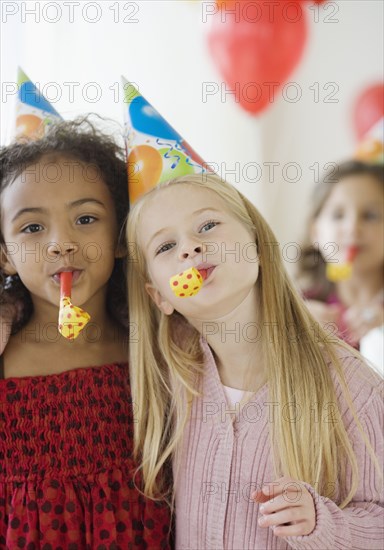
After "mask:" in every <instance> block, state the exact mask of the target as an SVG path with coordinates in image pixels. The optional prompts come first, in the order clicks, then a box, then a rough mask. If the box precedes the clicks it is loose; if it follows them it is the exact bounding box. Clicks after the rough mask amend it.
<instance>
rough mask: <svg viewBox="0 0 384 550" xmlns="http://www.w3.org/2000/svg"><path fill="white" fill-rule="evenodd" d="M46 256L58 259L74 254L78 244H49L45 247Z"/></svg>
mask: <svg viewBox="0 0 384 550" xmlns="http://www.w3.org/2000/svg"><path fill="white" fill-rule="evenodd" d="M46 250H47V254H48V256H50V257H51V258H58V257H59V256H65V255H66V254H75V252H78V250H79V243H76V242H69V241H68V242H63V243H61V244H60V243H56V242H50V243H48V245H47V249H46Z"/></svg>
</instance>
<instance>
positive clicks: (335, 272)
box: [325, 246, 359, 283]
mask: <svg viewBox="0 0 384 550" xmlns="http://www.w3.org/2000/svg"><path fill="white" fill-rule="evenodd" d="M358 251H359V249H358V247H357V246H350V247H349V248H348V250H347V256H346V259H345V262H343V263H341V264H331V263H327V265H326V271H325V273H326V277H327V279H328V280H329V281H332V282H333V283H337V282H338V281H346V280H347V279H349V278H350V276H351V275H352V262H353V260H354V259H355V258H356V255H357V253H358Z"/></svg>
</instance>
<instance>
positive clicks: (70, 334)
mask: <svg viewBox="0 0 384 550" xmlns="http://www.w3.org/2000/svg"><path fill="white" fill-rule="evenodd" d="M71 291H72V272H71V271H63V272H62V273H60V309H59V332H60V334H61V335H62V336H64V338H67V339H68V340H74V339H75V338H77V337H78V336H79V334H80V332H81V331H82V330H83V328H84V327H85V325H86V324H87V323H88V321H89V320H90V318H91V316H90V315H89V313H87V312H86V311H84V310H83V309H81V307H77V306H74V305H73V304H72V302H71Z"/></svg>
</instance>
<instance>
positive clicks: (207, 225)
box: [200, 221, 219, 233]
mask: <svg viewBox="0 0 384 550" xmlns="http://www.w3.org/2000/svg"><path fill="white" fill-rule="evenodd" d="M216 225H219V222H214V221H209V222H206V223H205V224H204V225H203V226H202V227H201V229H200V233H205V231H209V230H210V229H212V228H213V227H215V226H216Z"/></svg>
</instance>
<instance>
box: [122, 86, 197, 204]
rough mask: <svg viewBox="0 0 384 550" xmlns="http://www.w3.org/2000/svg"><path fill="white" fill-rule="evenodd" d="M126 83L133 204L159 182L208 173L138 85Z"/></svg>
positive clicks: (131, 200) (127, 146)
mask: <svg viewBox="0 0 384 550" xmlns="http://www.w3.org/2000/svg"><path fill="white" fill-rule="evenodd" d="M122 84H123V89H124V103H125V141H126V149H127V158H128V183H129V199H130V202H131V204H133V203H134V202H135V201H136V200H137V199H138V198H139V197H140V196H141V195H143V194H144V193H146V192H147V191H149V190H150V189H151V188H152V187H155V186H156V185H157V184H158V183H161V182H163V181H167V180H171V179H174V178H178V177H179V176H186V175H188V174H202V173H204V172H206V171H207V167H206V165H205V163H204V161H203V159H202V158H200V157H199V155H198V154H197V153H195V151H194V150H193V149H192V148H191V147H190V146H189V145H188V143H187V142H186V141H185V139H183V138H182V137H181V135H180V134H179V133H178V132H176V130H175V129H174V128H172V126H171V125H170V124H168V122H167V121H166V120H165V119H164V118H163V117H162V116H161V115H160V114H159V113H158V112H157V111H156V109H154V108H153V107H152V105H151V104H150V103H148V101H147V100H146V99H145V98H144V97H143V96H142V95H141V94H140V92H139V91H138V90H137V89H136V88H135V86H133V84H130V83H129V82H128V81H127V80H125V78H124V77H123V78H122Z"/></svg>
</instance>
